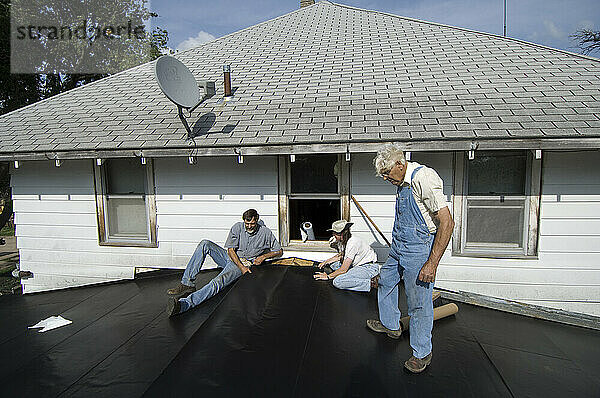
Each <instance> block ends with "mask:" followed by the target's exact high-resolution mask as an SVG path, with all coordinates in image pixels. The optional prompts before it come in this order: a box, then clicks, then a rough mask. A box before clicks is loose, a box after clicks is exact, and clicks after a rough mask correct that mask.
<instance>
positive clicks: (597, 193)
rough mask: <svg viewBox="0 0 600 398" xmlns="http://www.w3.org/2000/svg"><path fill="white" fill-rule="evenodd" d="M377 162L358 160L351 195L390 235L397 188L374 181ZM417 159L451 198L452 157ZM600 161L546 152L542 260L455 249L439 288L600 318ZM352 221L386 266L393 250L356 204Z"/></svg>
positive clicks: (586, 154)
mask: <svg viewBox="0 0 600 398" xmlns="http://www.w3.org/2000/svg"><path fill="white" fill-rule="evenodd" d="M373 156H374V155H373V154H369V155H361V156H355V157H353V165H352V192H353V194H354V195H355V197H356V198H357V199H358V201H359V202H360V203H361V205H362V206H363V207H364V208H365V210H366V211H367V212H368V213H369V215H370V216H371V217H372V218H373V219H374V220H375V222H376V223H377V224H378V225H379V227H380V228H381V229H382V230H383V231H384V233H385V234H386V236H388V237H389V236H390V234H391V229H392V226H393V215H394V190H395V188H394V187H393V186H391V185H390V184H387V183H385V182H383V181H381V179H377V178H376V177H375V176H374V174H373V171H372V169H373V168H372V163H371V161H372V158H373ZM413 157H414V160H415V161H418V162H419V163H422V164H426V165H428V166H431V167H433V168H435V169H436V170H437V171H438V173H439V174H440V176H441V177H442V179H443V180H444V192H445V193H446V195H447V196H448V199H449V200H450V199H451V193H452V183H453V181H452V180H453V172H452V167H453V162H452V155H451V154H439V153H417V154H413ZM599 163H600V154H599V152H597V151H595V152H570V153H560V152H555V153H544V162H543V171H542V202H541V209H540V212H541V214H540V239H539V256H538V258H535V259H526V260H522V259H521V260H519V259H492V258H475V257H471V258H469V257H458V256H452V255H451V251H450V248H451V247H452V243H450V245H449V248H448V250H447V251H446V253H445V254H444V257H443V258H442V261H441V264H440V267H439V269H438V274H437V281H436V286H438V287H440V288H444V289H449V290H453V291H459V290H461V291H465V292H472V293H478V294H483V295H486V296H491V297H498V298H503V299H508V300H514V301H518V302H521V303H528V304H535V305H539V306H545V307H551V308H558V309H562V310H566V311H573V312H580V313H585V314H590V315H595V316H600V172H599V171H598V168H597V165H598V164H599ZM449 204H450V203H449ZM449 208H450V209H452V207H451V206H449ZM351 215H352V221H353V222H355V223H356V224H355V227H353V229H354V230H355V232H356V233H359V234H360V235H361V237H363V238H364V239H367V241H369V242H370V243H372V244H373V245H374V247H379V248H380V249H379V250H377V251H378V254H379V258H380V260H383V259H384V258H385V256H386V254H387V250H386V249H385V248H384V247H383V246H384V245H382V244H381V242H382V240H381V239H380V238H379V236H377V235H376V232H375V233H373V232H372V231H371V228H370V227H369V226H368V225H367V222H366V220H365V219H364V218H363V217H361V215H360V214H359V212H358V210H357V209H356V207H355V206H354V205H352V210H351ZM388 239H389V238H388Z"/></svg>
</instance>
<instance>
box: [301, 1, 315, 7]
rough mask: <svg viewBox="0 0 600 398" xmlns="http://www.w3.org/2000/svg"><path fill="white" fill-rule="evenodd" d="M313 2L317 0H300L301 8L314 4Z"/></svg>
mask: <svg viewBox="0 0 600 398" xmlns="http://www.w3.org/2000/svg"><path fill="white" fill-rule="evenodd" d="M313 4H315V0H300V8H302V7H308V6H312V5H313Z"/></svg>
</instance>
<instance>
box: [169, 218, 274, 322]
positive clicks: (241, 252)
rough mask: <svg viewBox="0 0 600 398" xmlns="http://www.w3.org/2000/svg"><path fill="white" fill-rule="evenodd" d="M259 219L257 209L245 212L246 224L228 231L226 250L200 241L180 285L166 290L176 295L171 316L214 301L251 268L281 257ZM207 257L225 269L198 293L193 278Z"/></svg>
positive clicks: (271, 236)
mask: <svg viewBox="0 0 600 398" xmlns="http://www.w3.org/2000/svg"><path fill="white" fill-rule="evenodd" d="M258 218H259V216H258V213H257V212H256V210H254V209H249V210H246V211H245V212H244V214H243V215H242V220H243V221H244V222H243V223H242V222H238V223H235V224H234V225H233V227H231V230H230V231H229V236H228V237H227V241H226V242H225V247H226V248H227V250H225V249H223V248H222V247H220V246H219V245H217V244H216V243H213V242H211V241H209V240H203V241H202V242H200V244H199V245H198V247H196V251H195V252H194V254H193V255H192V258H190V261H189V262H188V265H187V267H186V268H185V272H184V273H183V277H182V278H181V283H180V285H179V286H177V287H176V288H173V289H169V290H167V293H168V294H169V295H170V296H173V297H170V298H169V301H168V303H167V314H168V315H169V316H173V315H176V314H180V313H182V312H185V311H187V310H189V309H190V308H193V307H195V306H197V305H198V304H200V303H202V302H204V301H205V300H207V299H209V298H211V297H212V296H214V295H215V294H217V293H218V292H219V291H220V290H221V289H222V288H224V287H225V286H228V285H230V284H231V283H233V282H234V281H236V280H237V279H238V278H239V277H240V276H242V275H243V274H245V273H246V272H250V273H251V272H252V271H250V266H251V265H260V264H261V263H262V262H263V261H265V260H266V259H269V258H273V257H278V256H281V254H282V253H283V250H282V249H281V245H280V244H279V242H278V241H277V239H275V236H274V235H273V232H271V230H270V229H269V228H267V227H266V226H265V225H264V223H263V222H262V221H261V222H259V221H258ZM207 255H209V256H210V257H211V258H212V259H213V260H214V262H215V263H217V266H218V267H219V268H222V269H223V270H222V271H221V273H220V274H219V275H217V276H216V277H215V278H214V279H212V280H211V281H210V282H208V283H207V284H206V285H204V286H203V287H202V288H201V289H200V290H198V291H196V287H195V285H194V279H195V278H196V275H198V272H200V270H201V269H202V265H203V264H204V260H205V259H206V256H207ZM190 293H191V294H190ZM188 294H189V295H188ZM184 296H187V297H184ZM180 297H184V298H180Z"/></svg>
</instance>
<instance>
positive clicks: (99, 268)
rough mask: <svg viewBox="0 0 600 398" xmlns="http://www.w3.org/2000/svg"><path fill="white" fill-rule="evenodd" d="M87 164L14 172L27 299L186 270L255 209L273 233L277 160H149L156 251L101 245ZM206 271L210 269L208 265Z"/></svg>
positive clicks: (26, 165)
mask: <svg viewBox="0 0 600 398" xmlns="http://www.w3.org/2000/svg"><path fill="white" fill-rule="evenodd" d="M92 166H93V165H92V161H91V160H81V161H65V162H63V165H62V166H61V167H55V166H54V163H53V162H23V163H22V165H21V167H20V168H18V169H12V170H11V174H12V177H11V185H12V187H13V199H14V209H15V223H16V224H17V228H16V235H17V247H18V249H19V254H20V264H21V269H23V270H29V271H31V272H33V274H34V277H33V278H31V279H27V280H24V281H23V290H24V292H25V293H31V292H37V291H44V290H51V289H57V288H63V287H73V286H81V285H86V284H92V283H99V282H108V281H113V280H119V279H127V278H133V276H134V272H135V268H137V267H148V268H158V267H165V268H184V267H185V265H186V263H187V260H188V258H189V256H190V254H191V253H192V252H193V250H194V248H195V247H196V245H197V243H198V242H199V241H200V240H202V239H211V240H214V241H216V242H217V243H220V244H222V243H224V241H225V238H226V236H227V232H228V231H229V228H230V227H231V225H232V224H233V223H234V222H237V221H240V220H241V214H242V212H243V211H244V210H246V209H248V208H251V207H254V208H256V209H257V210H258V212H259V213H260V214H261V218H262V219H263V220H264V221H265V223H266V224H267V226H269V227H270V228H271V229H272V230H273V232H274V233H275V234H278V231H277V226H278V223H277V162H276V158H275V157H262V158H257V157H246V158H245V163H244V164H243V165H239V164H237V162H236V159H235V158H234V157H225V158H201V159H199V161H198V164H197V165H193V166H191V165H188V164H187V159H186V158H177V159H156V160H155V161H154V170H155V185H156V194H157V195H156V204H157V224H158V243H159V247H158V248H136V247H113V246H100V245H99V244H98V227H97V216H96V202H95V196H94V178H93V167H92ZM207 265H211V264H210V261H209V262H208V264H207Z"/></svg>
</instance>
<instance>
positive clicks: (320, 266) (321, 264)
mask: <svg viewBox="0 0 600 398" xmlns="http://www.w3.org/2000/svg"><path fill="white" fill-rule="evenodd" d="M324 266H325V261H321V262H320V263H319V265H318V267H319V268H320V269H323V267H324Z"/></svg>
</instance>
